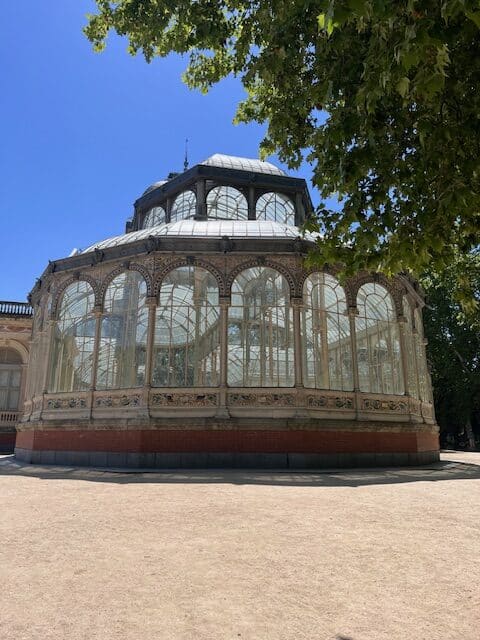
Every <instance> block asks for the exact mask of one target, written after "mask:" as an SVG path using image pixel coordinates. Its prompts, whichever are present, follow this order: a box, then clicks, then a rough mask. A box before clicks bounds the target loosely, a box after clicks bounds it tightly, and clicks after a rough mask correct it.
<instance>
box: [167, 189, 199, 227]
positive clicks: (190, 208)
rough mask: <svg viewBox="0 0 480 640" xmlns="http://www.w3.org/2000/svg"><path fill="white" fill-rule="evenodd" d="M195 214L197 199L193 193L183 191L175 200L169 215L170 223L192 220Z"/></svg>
mask: <svg viewBox="0 0 480 640" xmlns="http://www.w3.org/2000/svg"><path fill="white" fill-rule="evenodd" d="M196 212H197V198H196V196H195V194H194V193H193V191H183V192H182V193H180V194H179V195H178V196H177V197H176V198H175V201H174V203H173V206H172V211H171V213H170V221H171V222H177V221H178V220H185V219H187V218H193V217H194V216H195V214H196Z"/></svg>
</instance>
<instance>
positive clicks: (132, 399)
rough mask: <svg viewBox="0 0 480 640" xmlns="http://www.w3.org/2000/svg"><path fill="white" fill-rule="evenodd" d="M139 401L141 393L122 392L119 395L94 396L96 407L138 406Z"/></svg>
mask: <svg viewBox="0 0 480 640" xmlns="http://www.w3.org/2000/svg"><path fill="white" fill-rule="evenodd" d="M140 402H141V395H140V394H139V393H136V394H134V395H126V394H123V395H121V396H99V397H97V398H95V406H96V407H138V406H139V405H140Z"/></svg>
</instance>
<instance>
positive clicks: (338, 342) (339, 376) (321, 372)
mask: <svg viewBox="0 0 480 640" xmlns="http://www.w3.org/2000/svg"><path fill="white" fill-rule="evenodd" d="M303 291H304V309H303V313H302V336H303V376H304V384H305V386H306V387H313V388H317V389H343V390H352V389H353V370H352V346H351V341H350V322H349V319H348V315H347V302H346V298H345V292H344V290H343V288H342V287H341V286H340V284H339V283H338V281H337V280H336V279H335V278H333V277H332V276H331V275H329V274H326V273H313V274H312V275H310V276H309V277H308V278H307V279H306V281H305V285H304V289H303Z"/></svg>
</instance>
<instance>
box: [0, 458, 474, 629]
mask: <svg viewBox="0 0 480 640" xmlns="http://www.w3.org/2000/svg"><path fill="white" fill-rule="evenodd" d="M0 541H1V545H0V638H1V640H4V639H5V640H6V639H7V638H8V639H15V640H23V639H25V640H37V639H38V640H40V639H41V640H48V639H50V638H55V639H64V638H65V639H68V640H77V639H85V640H95V639H102V640H104V639H105V640H154V639H155V640H157V639H158V640H169V639H175V640H230V639H232V640H233V639H235V640H238V639H241V640H303V639H308V640H335V639H336V640H340V639H342V640H343V639H348V640H440V639H441V640H457V639H458V640H460V639H461V640H478V639H479V638H480V586H479V585H480V559H479V558H480V555H479V554H480V453H478V454H459V453H455V454H444V461H443V462H442V463H440V464H439V465H432V466H430V467H428V468H424V469H411V468H410V469H399V470H366V471H345V472H325V473H320V474H311V473H296V474H292V473H281V472H279V473H271V472H267V473H255V472H238V471H231V472H229V471H225V472H217V471H212V472H180V473H152V474H148V473H142V474H134V473H126V472H123V473H112V472H102V471H94V470H81V469H70V468H55V467H38V466H29V465H20V464H17V463H15V462H14V460H13V458H12V457H10V456H4V457H0Z"/></svg>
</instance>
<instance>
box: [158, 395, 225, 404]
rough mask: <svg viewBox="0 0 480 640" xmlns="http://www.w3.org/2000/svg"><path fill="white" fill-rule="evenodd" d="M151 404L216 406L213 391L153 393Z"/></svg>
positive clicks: (215, 397)
mask: <svg viewBox="0 0 480 640" xmlns="http://www.w3.org/2000/svg"><path fill="white" fill-rule="evenodd" d="M151 402H152V405H154V406H157V407H216V406H217V396H216V395H215V394H214V393H153V394H152V396H151Z"/></svg>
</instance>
